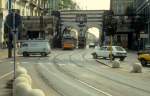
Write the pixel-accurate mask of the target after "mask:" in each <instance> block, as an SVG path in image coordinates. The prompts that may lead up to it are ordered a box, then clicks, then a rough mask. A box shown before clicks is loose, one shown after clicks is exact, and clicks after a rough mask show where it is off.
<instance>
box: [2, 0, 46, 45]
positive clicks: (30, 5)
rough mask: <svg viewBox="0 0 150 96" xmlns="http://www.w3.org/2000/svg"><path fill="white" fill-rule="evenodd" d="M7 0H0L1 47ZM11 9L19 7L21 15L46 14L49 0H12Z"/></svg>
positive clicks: (6, 13)
mask: <svg viewBox="0 0 150 96" xmlns="http://www.w3.org/2000/svg"><path fill="white" fill-rule="evenodd" d="M8 1H9V0H0V47H2V44H3V42H4V41H5V40H4V38H3V34H4V22H5V18H6V16H7V15H8ZM12 9H19V14H20V15H21V16H41V15H46V13H47V10H48V9H49V0H12Z"/></svg>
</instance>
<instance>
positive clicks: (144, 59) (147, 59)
mask: <svg viewBox="0 0 150 96" xmlns="http://www.w3.org/2000/svg"><path fill="white" fill-rule="evenodd" d="M138 60H139V61H140V62H141V64H142V66H147V64H148V63H150V51H147V52H144V53H141V54H138Z"/></svg>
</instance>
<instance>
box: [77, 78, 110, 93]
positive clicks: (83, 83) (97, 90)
mask: <svg viewBox="0 0 150 96" xmlns="http://www.w3.org/2000/svg"><path fill="white" fill-rule="evenodd" d="M78 81H79V82H80V83H82V84H84V85H86V86H88V87H90V88H92V89H94V90H96V91H98V92H100V93H103V94H104V95H106V96H112V95H111V94H109V93H107V92H104V91H102V90H100V89H97V88H95V87H93V86H91V85H89V84H87V83H85V82H83V81H80V80H78Z"/></svg>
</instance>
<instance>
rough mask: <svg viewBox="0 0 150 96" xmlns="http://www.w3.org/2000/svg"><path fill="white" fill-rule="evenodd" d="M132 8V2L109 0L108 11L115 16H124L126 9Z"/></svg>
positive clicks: (131, 0) (127, 0)
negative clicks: (111, 11)
mask: <svg viewBox="0 0 150 96" xmlns="http://www.w3.org/2000/svg"><path fill="white" fill-rule="evenodd" d="M133 6H134V0H111V3H110V9H111V10H113V12H114V14H115V15H125V14H126V10H127V8H128V7H133Z"/></svg>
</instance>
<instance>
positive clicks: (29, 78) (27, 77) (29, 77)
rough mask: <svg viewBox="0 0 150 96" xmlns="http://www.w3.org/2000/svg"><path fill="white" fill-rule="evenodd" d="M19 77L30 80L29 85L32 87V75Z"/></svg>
mask: <svg viewBox="0 0 150 96" xmlns="http://www.w3.org/2000/svg"><path fill="white" fill-rule="evenodd" d="M19 77H24V78H26V79H28V81H29V84H30V85H32V79H31V76H30V75H28V74H21V75H19Z"/></svg>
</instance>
